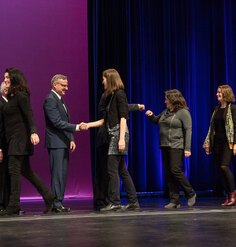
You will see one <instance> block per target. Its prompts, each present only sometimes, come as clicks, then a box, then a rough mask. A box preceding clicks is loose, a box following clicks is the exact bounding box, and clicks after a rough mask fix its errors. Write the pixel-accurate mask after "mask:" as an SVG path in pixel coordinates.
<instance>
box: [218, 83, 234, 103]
mask: <svg viewBox="0 0 236 247" xmlns="http://www.w3.org/2000/svg"><path fill="white" fill-rule="evenodd" d="M218 88H220V89H221V93H222V97H223V100H224V101H226V102H228V103H232V102H234V101H235V96H234V93H233V90H232V88H231V87H230V86H229V85H220V86H218Z"/></svg>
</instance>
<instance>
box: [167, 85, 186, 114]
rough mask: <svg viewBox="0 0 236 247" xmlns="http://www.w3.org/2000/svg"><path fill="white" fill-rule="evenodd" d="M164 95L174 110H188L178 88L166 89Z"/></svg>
mask: <svg viewBox="0 0 236 247" xmlns="http://www.w3.org/2000/svg"><path fill="white" fill-rule="evenodd" d="M165 96H166V98H167V99H168V100H169V101H170V103H171V104H172V105H173V107H174V110H175V111H178V110H179V109H182V108H184V109H186V110H188V106H187V103H186V101H185V98H184V96H183V95H182V93H181V92H180V91H179V90H177V89H171V90H167V91H165Z"/></svg>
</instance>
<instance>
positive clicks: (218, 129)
mask: <svg viewBox="0 0 236 247" xmlns="http://www.w3.org/2000/svg"><path fill="white" fill-rule="evenodd" d="M225 116H226V108H219V109H218V111H217V112H216V113H215V116H214V126H215V136H214V141H215V142H216V143H225V142H227V137H226V130H225Z"/></svg>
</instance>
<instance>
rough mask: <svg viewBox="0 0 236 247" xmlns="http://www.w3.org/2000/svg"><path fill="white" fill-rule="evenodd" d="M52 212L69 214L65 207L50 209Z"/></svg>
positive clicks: (68, 209)
mask: <svg viewBox="0 0 236 247" xmlns="http://www.w3.org/2000/svg"><path fill="white" fill-rule="evenodd" d="M52 212H55V213H69V212H70V208H66V207H63V206H60V207H56V208H52Z"/></svg>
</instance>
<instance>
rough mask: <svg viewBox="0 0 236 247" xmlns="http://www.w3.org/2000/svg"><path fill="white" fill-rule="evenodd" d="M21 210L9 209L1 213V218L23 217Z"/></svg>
mask: <svg viewBox="0 0 236 247" xmlns="http://www.w3.org/2000/svg"><path fill="white" fill-rule="evenodd" d="M21 212H22V211H21V210H20V209H19V208H15V207H8V208H7V209H5V210H1V211H0V216H16V215H21Z"/></svg>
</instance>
